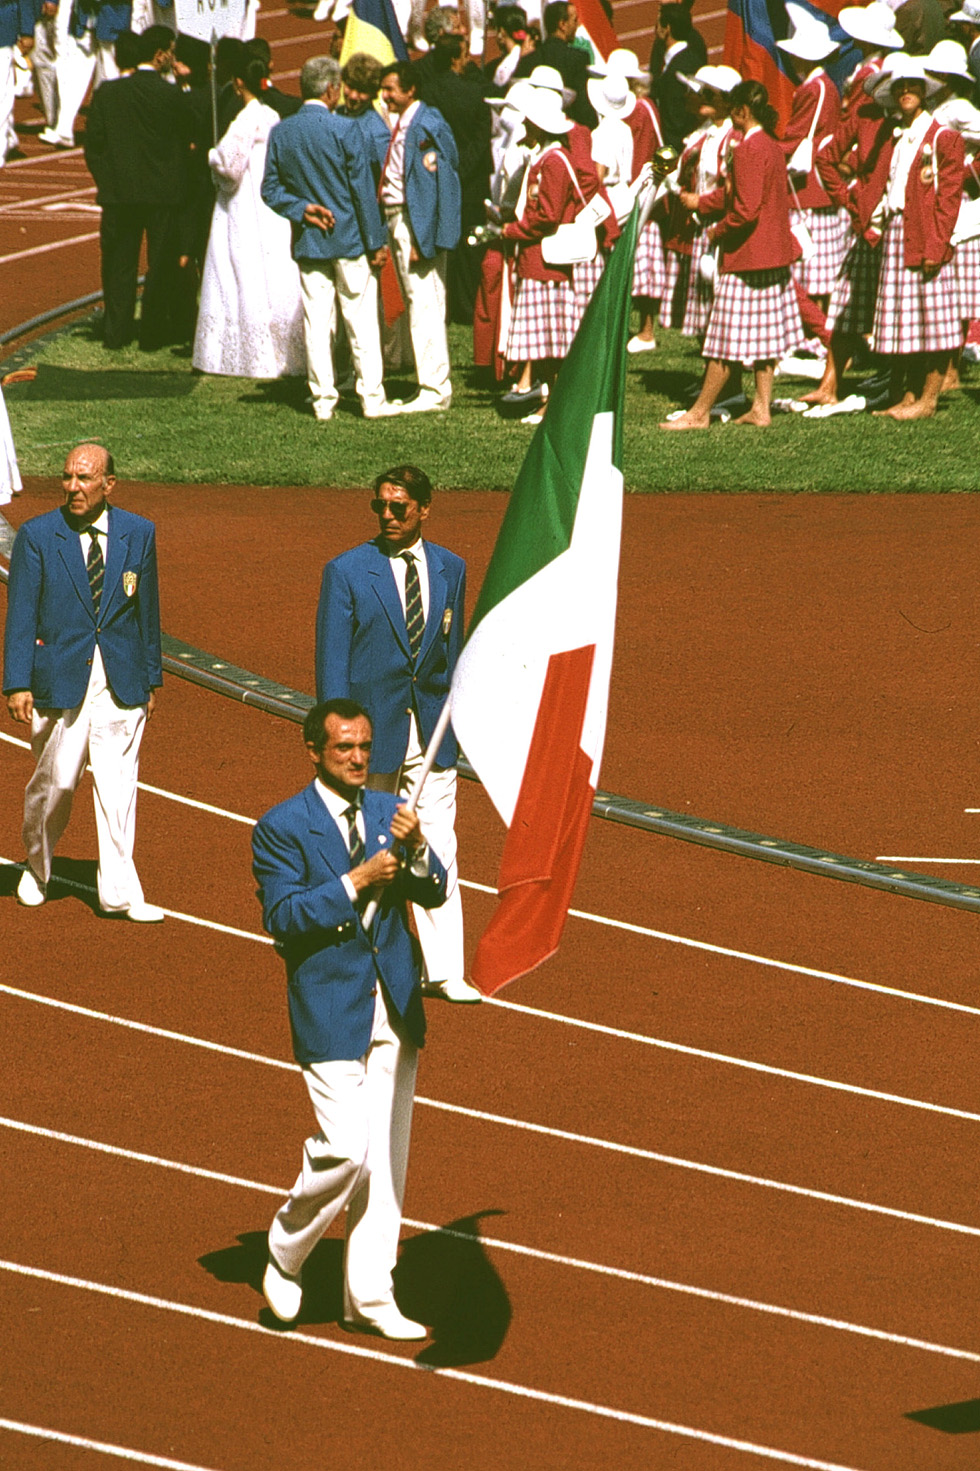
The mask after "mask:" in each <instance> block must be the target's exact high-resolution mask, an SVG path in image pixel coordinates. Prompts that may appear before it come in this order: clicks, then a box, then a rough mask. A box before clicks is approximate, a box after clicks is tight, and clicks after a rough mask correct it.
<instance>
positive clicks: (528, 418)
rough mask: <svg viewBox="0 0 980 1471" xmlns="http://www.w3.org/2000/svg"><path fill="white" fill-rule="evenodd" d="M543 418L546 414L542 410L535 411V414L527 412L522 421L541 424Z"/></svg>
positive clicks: (523, 422)
mask: <svg viewBox="0 0 980 1471" xmlns="http://www.w3.org/2000/svg"><path fill="white" fill-rule="evenodd" d="M543 419H544V414H542V413H540V412H537V413H534V414H525V415H524V417H523V419H522V420H521V423H522V424H540V423H541V422H542V420H543Z"/></svg>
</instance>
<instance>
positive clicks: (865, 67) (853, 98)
mask: <svg viewBox="0 0 980 1471" xmlns="http://www.w3.org/2000/svg"><path fill="white" fill-rule="evenodd" d="M883 60H884V57H882V56H872V57H869V59H868V60H867V61H862V63H861V65H860V66H859V67H857V68H856V70H855V71H852V72H851V75H850V76H849V77H848V79H847V81H846V82H845V83H844V96H843V97H842V98H841V105H840V110H841V117H846V116H847V114H848V113H849V112H850V111H851V109H852V108H854V107H857V106H859V104H860V103H862V102H867V100H868V94H867V92H865V90H864V84H865V82H866V81H867V80H868V78H869V77H873V76H876V75H877V73H878V72H880V71H881V65H882V62H883Z"/></svg>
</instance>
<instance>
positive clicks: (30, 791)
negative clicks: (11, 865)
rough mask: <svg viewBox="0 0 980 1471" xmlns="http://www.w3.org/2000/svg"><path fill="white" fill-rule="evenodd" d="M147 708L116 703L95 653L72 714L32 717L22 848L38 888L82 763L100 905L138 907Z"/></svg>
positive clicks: (47, 870)
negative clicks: (136, 848)
mask: <svg viewBox="0 0 980 1471" xmlns="http://www.w3.org/2000/svg"><path fill="white" fill-rule="evenodd" d="M145 723H146V706H145V705H137V706H135V707H133V708H127V707H126V706H123V705H120V704H118V703H117V701H116V699H115V698H114V696H113V694H112V691H111V690H110V689H109V686H108V684H107V683H106V677H105V669H104V667H103V664H102V655H101V653H100V651H99V649H98V646H96V650H95V657H94V658H93V660H92V675H91V678H90V679H89V682H88V689H87V690H86V691H85V698H84V700H83V701H82V703H81V704H80V705H78V706H76V708H75V709H74V710H37V709H35V711H34V720H33V724H32V727H31V750H32V751H33V752H34V760H35V761H36V763H37V764H36V766H35V768H34V774H33V776H32V777H31V779H30V781H29V782H28V783H27V791H26V792H25V794H24V833H23V836H24V848H25V850H26V852H27V860H28V862H29V863H30V865H31V868H32V869H33V870H34V874H35V876H36V877H37V878H38V879H40V881H41V883H42V884H46V883H47V882H48V880H49V879H50V877H51V857H52V854H53V853H54V849H55V845H56V844H57V842H58V839H59V838H60V837H61V834H62V833H63V832H64V830H65V828H66V826H67V825H68V819H69V817H70V816H71V804H72V798H73V796H74V795H75V788H76V787H77V786H78V783H79V780H80V779H81V775H82V772H83V771H84V770H85V762H86V759H88V761H89V762H90V763H91V766H92V782H93V786H94V789H95V827H96V832H97V834H98V839H99V904H100V905H101V906H102V908H103V909H107V910H112V909H117V910H119V909H128V908H129V907H130V905H131V904H141V903H142V902H143V890H142V888H141V886H140V881H139V878H138V876H137V873H136V865H135V864H134V863H133V842H134V839H135V837H136V781H137V778H138V776H139V753H140V742H141V741H142V739H143V727H144V725H145Z"/></svg>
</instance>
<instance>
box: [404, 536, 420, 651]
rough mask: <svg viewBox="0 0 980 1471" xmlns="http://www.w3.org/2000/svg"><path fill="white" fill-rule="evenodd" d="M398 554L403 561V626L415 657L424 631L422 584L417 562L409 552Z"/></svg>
mask: <svg viewBox="0 0 980 1471" xmlns="http://www.w3.org/2000/svg"><path fill="white" fill-rule="evenodd" d="M400 556H401V559H402V561H403V562H404V563H405V627H406V629H407V630H408V646H409V648H410V649H411V651H412V658H413V659H417V658H418V656H419V649H420V648H421V646H422V635H423V633H424V632H425V614H424V613H423V612H422V584H421V582H420V581H419V569H418V563H417V562H416V560H415V558H414V557H413V556H412V554H411V552H401V553H400Z"/></svg>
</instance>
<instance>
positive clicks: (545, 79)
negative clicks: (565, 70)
mask: <svg viewBox="0 0 980 1471" xmlns="http://www.w3.org/2000/svg"><path fill="white" fill-rule="evenodd" d="M527 81H529V82H530V84H531V86H532V87H537V88H538V89H539V90H543V91H545V92H554V93H555V95H556V96H558V97H560V98H561V102H562V106H563V107H568V106H569V104H570V103H572V102H574V101H575V93H574V92H573V91H572V89H571V87H566V86H565V83H564V82H563V81H562V79H561V72H560V71H559V70H558V68H557V67H556V66H536V67H535V68H534V70H533V71H532V73H531V75H530V76H529V77H528V78H527Z"/></svg>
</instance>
